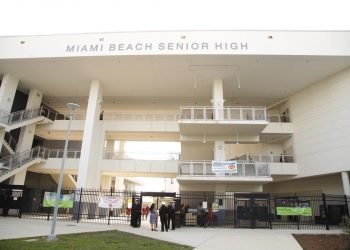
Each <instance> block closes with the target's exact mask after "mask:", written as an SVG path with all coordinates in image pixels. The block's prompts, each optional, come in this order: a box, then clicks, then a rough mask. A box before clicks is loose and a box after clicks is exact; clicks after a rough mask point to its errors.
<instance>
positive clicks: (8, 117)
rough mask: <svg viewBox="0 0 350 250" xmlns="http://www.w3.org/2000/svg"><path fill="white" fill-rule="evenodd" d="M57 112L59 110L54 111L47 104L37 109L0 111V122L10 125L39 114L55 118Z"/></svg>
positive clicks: (51, 118)
mask: <svg viewBox="0 0 350 250" xmlns="http://www.w3.org/2000/svg"><path fill="white" fill-rule="evenodd" d="M56 114H57V112H54V111H53V110H52V109H50V108H48V107H45V106H41V107H40V108H37V109H25V110H21V111H17V112H13V113H8V112H3V111H2V112H0V123H3V124H6V125H9V126H10V125H13V124H16V123H20V122H22V121H27V120H30V119H33V118H36V117H39V116H43V117H46V118H48V119H50V120H54V117H55V115H56Z"/></svg>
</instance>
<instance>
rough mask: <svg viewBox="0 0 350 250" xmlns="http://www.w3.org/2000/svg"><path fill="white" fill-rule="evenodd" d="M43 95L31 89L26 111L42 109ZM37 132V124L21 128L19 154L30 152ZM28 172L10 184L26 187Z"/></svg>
mask: <svg viewBox="0 0 350 250" xmlns="http://www.w3.org/2000/svg"><path fill="white" fill-rule="evenodd" d="M42 97H43V94H42V92H41V91H39V90H37V89H31V90H30V91H29V96H28V101H27V105H26V109H37V108H40V105H41V100H42ZM35 130H36V124H30V125H28V126H25V127H22V128H21V133H20V135H19V139H18V144H17V150H16V151H17V153H20V152H23V151H26V150H30V149H31V148H32V145H33V140H34V135H35ZM26 173H27V170H26V169H24V170H23V171H21V172H19V173H18V174H16V175H14V176H13V177H11V179H10V184H12V185H24V182H25V178H26Z"/></svg>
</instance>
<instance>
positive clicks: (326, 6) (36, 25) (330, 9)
mask: <svg viewBox="0 0 350 250" xmlns="http://www.w3.org/2000/svg"><path fill="white" fill-rule="evenodd" d="M0 4H1V5H0V6H1V14H0V35H2V36H8V35H34V34H35V35H39V34H69V33H87V32H117V31H151V30H212V29H214V30H227V29H249V30H252V29H253V30H255V29H258V30H259V29H274V30H276V29H278V30H350V14H349V9H350V1H349V0H332V1H329V0H260V1H259V0H240V1H235V0H231V1H229V0H211V1H205V0H174V1H168V0H138V1H137V0H124V1H120V0H0Z"/></svg>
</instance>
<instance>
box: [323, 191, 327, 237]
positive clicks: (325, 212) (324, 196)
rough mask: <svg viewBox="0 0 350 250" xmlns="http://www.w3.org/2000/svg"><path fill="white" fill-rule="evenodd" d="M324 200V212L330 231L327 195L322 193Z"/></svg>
mask: <svg viewBox="0 0 350 250" xmlns="http://www.w3.org/2000/svg"><path fill="white" fill-rule="evenodd" d="M322 200H323V207H324V208H323V211H324V214H325V223H326V230H329V224H328V209H327V203H326V195H325V194H324V193H322Z"/></svg>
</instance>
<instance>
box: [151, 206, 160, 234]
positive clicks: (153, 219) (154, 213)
mask: <svg viewBox="0 0 350 250" xmlns="http://www.w3.org/2000/svg"><path fill="white" fill-rule="evenodd" d="M149 211H150V216H149V222H150V223H151V230H152V231H157V220H158V215H157V210H156V208H155V204H154V203H152V205H151V207H150V209H149Z"/></svg>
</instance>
